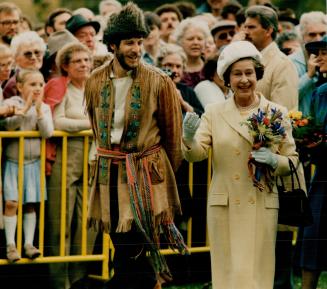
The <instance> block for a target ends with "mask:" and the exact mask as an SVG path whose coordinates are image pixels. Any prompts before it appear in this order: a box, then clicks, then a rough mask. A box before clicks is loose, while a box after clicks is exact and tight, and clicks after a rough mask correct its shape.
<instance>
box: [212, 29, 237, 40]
mask: <svg viewBox="0 0 327 289" xmlns="http://www.w3.org/2000/svg"><path fill="white" fill-rule="evenodd" d="M228 35H229V36H230V37H233V36H234V35H235V31H229V32H223V33H221V34H219V35H218V36H217V37H216V38H218V39H219V40H226V39H227V38H228Z"/></svg>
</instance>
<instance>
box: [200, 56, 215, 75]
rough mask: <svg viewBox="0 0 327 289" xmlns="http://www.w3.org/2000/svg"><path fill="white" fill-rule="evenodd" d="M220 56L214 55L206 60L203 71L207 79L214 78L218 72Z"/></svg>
mask: <svg viewBox="0 0 327 289" xmlns="http://www.w3.org/2000/svg"><path fill="white" fill-rule="evenodd" d="M217 61H218V56H217V55H215V56H212V57H210V58H208V59H207V60H206V62H205V63H204V66H203V72H204V77H205V79H209V80H213V77H214V75H215V73H216V72H217Z"/></svg>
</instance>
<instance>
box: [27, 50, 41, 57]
mask: <svg viewBox="0 0 327 289" xmlns="http://www.w3.org/2000/svg"><path fill="white" fill-rule="evenodd" d="M23 55H24V56H25V57H26V58H28V59H32V57H33V55H35V57H37V58H39V57H41V56H43V52H42V51H41V50H34V51H26V52H24V53H23Z"/></svg>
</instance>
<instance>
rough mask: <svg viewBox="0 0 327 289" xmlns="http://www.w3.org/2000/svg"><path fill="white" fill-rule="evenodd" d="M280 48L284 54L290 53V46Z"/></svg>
mask: <svg viewBox="0 0 327 289" xmlns="http://www.w3.org/2000/svg"><path fill="white" fill-rule="evenodd" d="M280 50H281V51H282V52H283V53H284V54H286V55H290V54H291V53H292V48H281V49H280Z"/></svg>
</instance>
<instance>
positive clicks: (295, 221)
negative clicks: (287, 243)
mask: <svg viewBox="0 0 327 289" xmlns="http://www.w3.org/2000/svg"><path fill="white" fill-rule="evenodd" d="M288 161H289V166H290V169H291V180H292V189H291V190H286V188H285V185H284V181H283V178H281V177H279V178H280V180H281V183H280V184H278V178H277V180H276V184H277V190H278V197H279V212H278V224H283V225H289V226H295V227H299V226H303V227H305V226H310V225H312V224H313V217H312V212H311V207H310V203H309V199H308V197H307V195H306V193H305V191H304V190H303V189H301V185H300V180H299V176H298V174H297V171H296V168H295V166H294V164H293V162H292V161H291V160H290V159H289V160H288ZM294 176H295V178H296V181H297V183H298V186H297V188H295V184H294Z"/></svg>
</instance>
